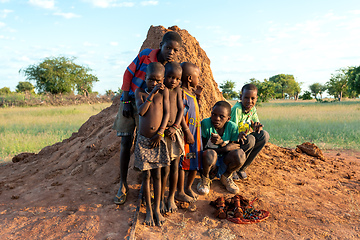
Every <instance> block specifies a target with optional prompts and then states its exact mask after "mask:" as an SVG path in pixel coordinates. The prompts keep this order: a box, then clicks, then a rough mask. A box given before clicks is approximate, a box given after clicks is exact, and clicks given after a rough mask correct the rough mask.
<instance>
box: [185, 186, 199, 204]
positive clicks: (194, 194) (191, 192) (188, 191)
mask: <svg viewBox="0 0 360 240" xmlns="http://www.w3.org/2000/svg"><path fill="white" fill-rule="evenodd" d="M185 193H186V194H187V195H189V196H190V197H192V198H193V199H194V201H196V200H197V199H198V197H199V195H197V194H196V193H195V192H194V191H193V190H192V189H191V188H189V189H185Z"/></svg>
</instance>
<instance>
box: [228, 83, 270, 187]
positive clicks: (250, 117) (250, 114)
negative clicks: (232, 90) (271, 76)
mask: <svg viewBox="0 0 360 240" xmlns="http://www.w3.org/2000/svg"><path fill="white" fill-rule="evenodd" d="M257 92H258V89H257V87H256V86H255V85H254V84H245V85H244V86H243V88H242V89H241V94H240V99H241V102H237V103H236V104H235V105H234V106H233V107H232V109H231V121H233V122H235V123H236V125H237V127H238V130H239V142H240V147H241V149H242V150H243V151H244V152H245V154H246V161H245V163H244V165H242V166H241V168H240V170H239V171H238V172H237V174H233V177H234V180H238V179H239V177H240V178H242V179H246V178H247V175H246V173H245V169H246V168H247V167H248V166H249V165H250V164H251V163H252V161H253V160H254V159H255V157H256V156H257V155H258V153H259V152H260V151H261V149H262V148H263V147H264V146H265V144H266V143H267V142H268V141H269V138H270V136H269V133H268V132H267V131H265V130H263V125H262V124H261V123H260V121H259V117H258V115H257V112H256V107H255V104H256V101H257Z"/></svg>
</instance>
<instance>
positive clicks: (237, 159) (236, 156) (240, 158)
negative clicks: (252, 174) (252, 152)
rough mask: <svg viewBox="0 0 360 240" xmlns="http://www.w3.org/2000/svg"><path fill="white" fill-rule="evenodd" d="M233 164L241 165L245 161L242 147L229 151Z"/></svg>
mask: <svg viewBox="0 0 360 240" xmlns="http://www.w3.org/2000/svg"><path fill="white" fill-rule="evenodd" d="M229 154H230V157H231V159H232V162H233V164H234V166H237V167H241V166H242V165H243V164H244V163H245V161H246V155H245V153H244V151H243V150H242V149H236V150H233V151H231V152H229Z"/></svg>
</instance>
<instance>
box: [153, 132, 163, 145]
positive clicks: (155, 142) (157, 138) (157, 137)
mask: <svg viewBox="0 0 360 240" xmlns="http://www.w3.org/2000/svg"><path fill="white" fill-rule="evenodd" d="M161 138H162V137H161V136H160V135H159V134H158V133H156V134H155V135H154V136H153V137H152V138H150V141H151V148H155V147H157V146H159V145H160V142H161Z"/></svg>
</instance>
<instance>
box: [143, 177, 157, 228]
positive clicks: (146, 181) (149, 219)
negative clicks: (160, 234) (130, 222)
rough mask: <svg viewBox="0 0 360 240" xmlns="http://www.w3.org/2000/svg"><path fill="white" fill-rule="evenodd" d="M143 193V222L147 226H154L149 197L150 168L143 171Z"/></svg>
mask: <svg viewBox="0 0 360 240" xmlns="http://www.w3.org/2000/svg"><path fill="white" fill-rule="evenodd" d="M142 175H143V182H142V184H143V191H144V192H143V194H144V198H145V203H146V218H145V224H146V225H149V226H155V222H154V219H153V211H152V208H151V197H150V170H147V171H143V173H142Z"/></svg>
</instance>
